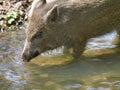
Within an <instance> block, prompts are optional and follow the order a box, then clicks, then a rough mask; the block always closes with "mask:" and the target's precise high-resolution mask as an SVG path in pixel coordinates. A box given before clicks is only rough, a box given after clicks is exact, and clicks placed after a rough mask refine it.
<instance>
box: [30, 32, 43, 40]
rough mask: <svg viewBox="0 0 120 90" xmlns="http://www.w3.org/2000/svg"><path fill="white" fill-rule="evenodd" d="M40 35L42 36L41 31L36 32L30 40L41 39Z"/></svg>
mask: <svg viewBox="0 0 120 90" xmlns="http://www.w3.org/2000/svg"><path fill="white" fill-rule="evenodd" d="M42 34H43V32H42V31H39V32H37V33H36V34H35V35H34V36H33V37H32V38H31V40H34V39H39V38H41V37H42Z"/></svg>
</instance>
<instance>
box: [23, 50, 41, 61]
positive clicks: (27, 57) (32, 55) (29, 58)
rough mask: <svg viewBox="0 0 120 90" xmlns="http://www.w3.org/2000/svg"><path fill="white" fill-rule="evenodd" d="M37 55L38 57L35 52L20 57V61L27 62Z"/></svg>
mask: <svg viewBox="0 0 120 90" xmlns="http://www.w3.org/2000/svg"><path fill="white" fill-rule="evenodd" d="M38 55H39V52H38V51H36V52H34V53H32V54H30V55H26V54H23V55H22V60H23V61H24V62H29V61H30V60H31V59H32V58H34V57H36V56H38Z"/></svg>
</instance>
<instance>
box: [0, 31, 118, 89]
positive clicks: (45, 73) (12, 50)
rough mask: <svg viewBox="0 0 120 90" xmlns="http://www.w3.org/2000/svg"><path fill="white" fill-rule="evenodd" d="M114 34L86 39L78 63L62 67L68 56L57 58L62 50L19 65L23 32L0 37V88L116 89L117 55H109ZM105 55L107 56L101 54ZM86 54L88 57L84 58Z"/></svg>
mask: <svg viewBox="0 0 120 90" xmlns="http://www.w3.org/2000/svg"><path fill="white" fill-rule="evenodd" d="M115 35H116V32H112V33H109V34H107V35H105V36H102V37H99V38H94V39H90V42H89V43H88V45H87V47H86V49H87V50H86V52H85V53H84V54H83V56H82V57H81V58H80V60H79V61H78V62H77V63H73V64H66V63H65V62H66V60H67V59H71V56H67V58H66V56H60V55H59V54H62V50H63V47H62V49H61V48H58V49H56V50H54V51H52V54H51V51H50V52H47V54H46V53H44V54H42V56H39V57H37V58H35V59H33V60H32V61H31V62H30V63H23V62H22V61H21V60H20V54H21V50H22V46H23V41H24V37H23V36H24V33H23V32H21V31H18V32H12V33H3V34H2V35H1V34H0V89H1V90H120V70H119V68H120V61H119V60H120V55H119V53H111V52H114V51H116V50H118V49H117V48H116V49H114V48H113V47H115V45H112V40H113V38H114V37H115ZM6 36H7V37H6ZM106 48H110V49H106ZM112 48H113V49H112ZM106 52H107V53H109V54H106V55H104V54H105V53H106ZM110 53H111V54H110ZM47 55H51V57H47ZM52 55H58V56H52ZM89 55H90V56H91V55H92V57H87V56H89ZM94 55H98V56H94Z"/></svg>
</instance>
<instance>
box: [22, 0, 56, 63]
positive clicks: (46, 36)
mask: <svg viewBox="0 0 120 90" xmlns="http://www.w3.org/2000/svg"><path fill="white" fill-rule="evenodd" d="M57 18H58V8H57V5H56V4H47V3H46V0H34V1H33V3H32V6H31V9H30V12H29V14H28V26H27V28H26V41H25V44H24V49H23V52H22V59H23V61H30V60H31V59H32V58H34V57H36V56H38V55H39V54H40V53H42V52H44V51H46V50H50V49H53V48H55V47H56V44H54V40H53V39H54V37H53V36H52V33H53V31H52V30H53V29H54V23H56V21H57ZM52 37H53V38H52ZM51 38H52V39H51Z"/></svg>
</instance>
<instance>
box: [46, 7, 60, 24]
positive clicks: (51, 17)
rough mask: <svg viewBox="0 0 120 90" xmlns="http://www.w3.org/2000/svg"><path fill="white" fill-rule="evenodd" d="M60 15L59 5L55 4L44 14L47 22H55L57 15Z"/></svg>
mask: <svg viewBox="0 0 120 90" xmlns="http://www.w3.org/2000/svg"><path fill="white" fill-rule="evenodd" d="M58 15H59V12H58V5H54V6H53V7H52V9H50V10H49V11H48V12H47V13H46V15H45V16H44V21H45V22H46V23H49V22H55V21H56V19H57V17H58Z"/></svg>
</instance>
